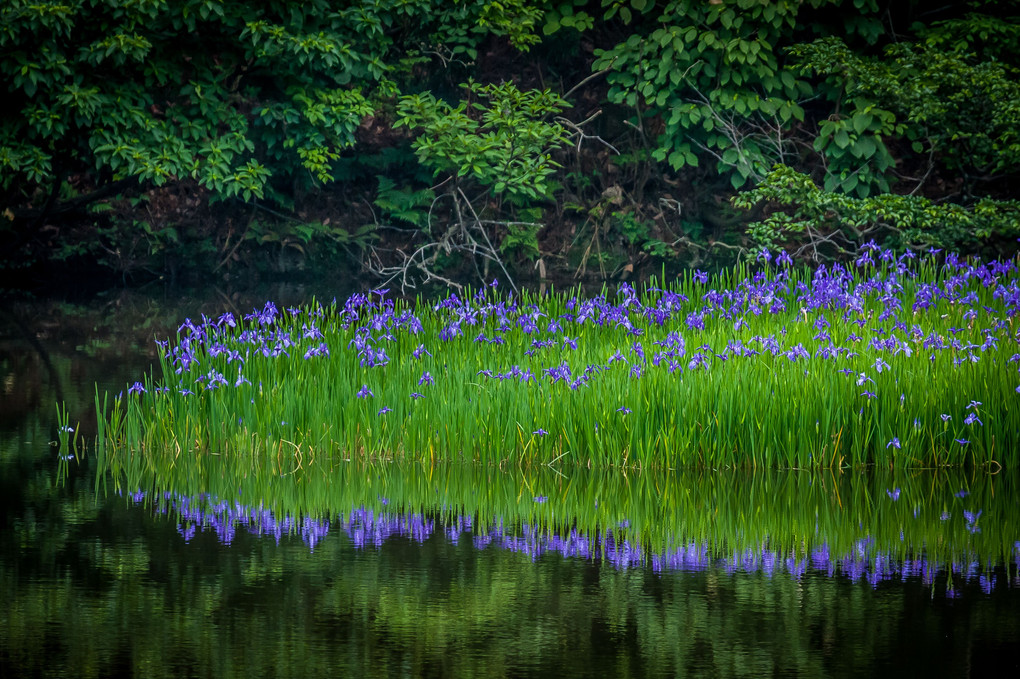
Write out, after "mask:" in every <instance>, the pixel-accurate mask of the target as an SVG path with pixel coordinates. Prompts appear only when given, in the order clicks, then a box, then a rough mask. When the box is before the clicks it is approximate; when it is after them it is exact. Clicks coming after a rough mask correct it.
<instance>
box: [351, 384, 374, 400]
mask: <svg viewBox="0 0 1020 679" xmlns="http://www.w3.org/2000/svg"><path fill="white" fill-rule="evenodd" d="M355 396H357V397H358V398H368V397H369V396H375V394H373V393H372V390H371V389H369V388H368V385H367V384H363V385H361V389H359V390H358V393H357V394H355Z"/></svg>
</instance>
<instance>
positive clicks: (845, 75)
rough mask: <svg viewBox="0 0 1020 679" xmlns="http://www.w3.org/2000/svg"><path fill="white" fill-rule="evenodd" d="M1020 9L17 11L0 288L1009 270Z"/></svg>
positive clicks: (158, 1)
mask: <svg viewBox="0 0 1020 679" xmlns="http://www.w3.org/2000/svg"><path fill="white" fill-rule="evenodd" d="M1018 67H1020V3H1018V2H1016V1H1015V0H979V1H973V2H941V3H928V2H920V1H895V2H894V1H880V0H804V1H797V0H788V1H784V2H772V1H764V0H673V1H670V2H664V1H662V0H659V1H655V0H594V1H585V0H551V1H543V0H501V1H487V0H364V1H362V2H357V1H350V2H340V1H336V0H311V1H304V0H303V1H300V2H298V1H286V0H243V1H242V0H54V1H47V0H2V2H0V79H2V92H3V107H2V109H0V276H2V277H3V279H4V280H5V281H7V284H12V283H13V284H31V282H32V281H35V280H39V279H40V278H43V277H52V276H54V275H63V276H67V277H68V278H69V280H73V279H74V277H76V276H81V275H82V274H85V273H87V274H91V275H96V274H100V275H105V276H108V277H111V278H114V277H115V278H116V279H117V280H124V281H129V282H143V281H148V280H152V279H154V278H163V279H166V280H193V281H194V280H207V279H209V277H223V276H228V277H229V276H239V275H244V276H249V275H257V276H264V275H279V274H287V275H290V274H294V273H302V272H303V273H304V274H305V275H319V274H321V273H323V272H332V273H336V272H338V271H339V272H346V273H348V274H349V275H351V276H358V277H361V278H364V279H365V280H370V281H373V282H375V281H377V282H378V284H379V285H383V284H389V285H395V286H398V287H399V286H401V285H403V286H405V287H406V286H412V285H417V284H420V283H422V282H423V281H427V280H431V281H439V282H448V283H453V284H457V285H460V284H464V283H477V282H479V281H482V280H485V281H490V280H492V279H493V278H497V279H499V280H501V281H504V282H506V283H511V284H514V283H516V284H521V283H522V282H525V281H529V280H533V279H535V278H539V277H540V278H550V279H553V280H578V281H591V280H605V279H622V278H628V277H629V278H635V279H636V278H642V277H645V276H647V275H648V274H650V273H658V272H659V271H661V270H663V269H665V270H666V271H669V272H672V271H676V270H679V269H681V268H691V267H700V268H713V267H718V266H722V265H727V264H731V263H734V262H737V261H741V260H750V259H755V258H759V257H763V256H764V255H763V253H764V252H766V251H767V252H768V253H770V254H769V256H783V257H784V258H785V257H786V256H789V257H790V258H792V259H793V260H795V261H799V262H804V263H824V262H829V261H833V260H837V259H841V258H846V257H847V256H849V254H850V253H852V252H853V251H854V250H855V249H856V248H857V247H858V246H859V245H861V244H863V243H866V242H868V241H871V240H874V241H876V242H878V243H879V244H882V245H885V246H892V247H895V248H897V249H901V250H902V249H916V250H927V249H931V248H943V249H946V250H953V251H958V252H962V253H974V254H981V255H986V256H988V255H992V256H1000V255H1011V254H1013V253H1015V252H1016V250H1017V238H1018V236H1020V202H1018V201H1017V199H1018V190H1020V182H1018V170H1020V86H1018Z"/></svg>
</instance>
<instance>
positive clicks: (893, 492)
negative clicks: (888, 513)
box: [885, 488, 900, 502]
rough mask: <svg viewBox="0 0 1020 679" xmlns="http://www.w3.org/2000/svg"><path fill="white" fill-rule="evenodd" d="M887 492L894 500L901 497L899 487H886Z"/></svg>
mask: <svg viewBox="0 0 1020 679" xmlns="http://www.w3.org/2000/svg"><path fill="white" fill-rule="evenodd" d="M885 494H886V495H888V496H889V498H890V499H891V500H892V501H893V502H896V501H897V500H899V499H900V489H899V488H893V489H892V490H889V489H886V491H885Z"/></svg>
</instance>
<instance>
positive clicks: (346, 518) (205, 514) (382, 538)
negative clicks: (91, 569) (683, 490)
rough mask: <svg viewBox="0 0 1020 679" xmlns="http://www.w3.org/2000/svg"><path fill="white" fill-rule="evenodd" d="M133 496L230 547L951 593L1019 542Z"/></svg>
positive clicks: (983, 580) (974, 581) (1017, 582)
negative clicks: (408, 551) (658, 528)
mask: <svg viewBox="0 0 1020 679" xmlns="http://www.w3.org/2000/svg"><path fill="white" fill-rule="evenodd" d="M129 497H130V500H131V501H132V503H134V504H136V505H142V506H145V507H149V508H151V509H152V510H153V511H154V512H155V513H156V514H160V515H165V516H167V517H169V518H170V519H171V520H173V521H175V522H176V523H177V526H176V529H177V533H178V534H179V535H180V536H181V537H182V538H183V539H184V541H185V542H190V541H191V540H192V539H193V538H194V537H195V536H196V534H198V533H199V532H200V531H207V532H210V533H212V534H213V535H215V536H216V538H217V540H218V541H219V542H220V543H221V544H223V545H230V544H231V543H232V542H233V541H234V539H235V537H236V534H237V532H238V531H239V530H240V531H245V532H247V533H248V534H249V535H252V536H255V537H258V538H267V539H272V540H274V541H275V543H276V544H277V545H278V544H279V543H280V540H281V539H282V538H284V537H291V536H293V537H297V538H298V539H300V540H301V542H303V543H304V544H305V545H306V546H307V547H308V549H309V550H310V551H312V552H314V551H315V549H316V547H317V546H318V545H319V543H320V542H321V541H323V540H325V539H326V538H327V536H329V535H330V533H331V532H333V533H334V534H338V533H339V534H343V535H344V536H345V537H346V540H347V542H348V543H349V544H350V545H351V546H353V547H354V548H355V549H365V548H375V549H378V548H380V547H382V546H383V545H384V544H385V543H386V542H387V541H389V540H390V539H392V538H405V539H408V540H411V541H413V542H414V543H416V544H419V545H422V544H424V543H425V542H426V541H427V540H428V539H429V538H430V537H432V536H433V535H434V534H435V535H438V536H442V537H444V538H445V539H446V541H448V542H449V544H450V545H454V546H456V545H459V544H461V542H462V541H463V542H464V543H465V544H470V545H471V546H472V547H473V548H474V549H477V550H483V549H487V548H492V549H499V550H503V551H506V552H511V553H515V554H522V555H524V556H526V557H528V558H529V559H530V560H531V561H533V562H536V561H538V560H539V559H540V558H542V557H544V556H546V555H549V556H557V557H560V558H566V559H582V560H589V561H596V560H597V561H601V562H603V563H606V564H608V565H611V566H613V567H615V568H618V569H628V568H648V569H650V570H651V571H652V572H655V573H663V572H669V571H680V572H704V571H709V570H713V571H718V572H720V573H726V574H728V575H733V574H735V573H743V574H751V573H759V574H762V575H764V576H765V577H766V578H768V579H771V578H773V577H777V576H787V577H790V578H793V579H794V580H799V579H801V578H802V577H804V575H805V574H807V573H808V572H809V570H810V571H812V572H814V573H816V574H822V575H825V576H826V577H829V578H834V577H843V578H846V579H848V580H849V581H850V582H853V583H857V582H866V583H868V584H870V585H871V586H872V587H878V586H879V585H880V584H881V583H884V582H889V581H906V580H907V579H910V578H914V579H919V580H920V582H921V583H923V584H924V585H925V586H932V585H934V584H935V581H936V578H937V577H939V576H940V575H942V576H944V578H945V583H946V588H945V589H944V590H943V592H944V595H945V596H947V597H950V598H953V597H956V596H958V594H959V592H961V591H963V585H965V584H971V585H977V586H978V588H979V589H980V591H981V592H983V593H984V594H991V593H992V591H993V590H994V589H995V588H996V586H997V585H999V584H1000V583H1001V584H1002V586H1004V587H1018V586H1020V540H1017V541H1015V542H1014V543H1013V549H1012V561H1011V563H1008V564H1002V563H997V562H995V561H991V562H989V561H984V562H982V559H981V557H980V556H979V555H977V554H975V553H971V552H969V551H967V550H966V549H964V551H962V552H961V553H958V554H957V555H956V556H955V558H952V559H949V560H939V559H937V558H933V557H931V556H929V555H928V554H927V553H926V552H925V550H924V549H923V546H922V548H921V549H916V548H914V547H912V546H906V547H905V548H901V549H898V550H895V551H894V550H890V549H882V548H881V547H879V546H878V543H877V541H876V540H875V538H874V537H873V536H870V535H863V536H861V537H858V538H857V539H855V540H853V542H852V544H851V546H850V548H849V549H843V550H838V549H833V548H832V546H831V545H830V544H829V543H828V542H827V541H826V539H825V536H816V537H815V539H814V541H813V542H814V546H808V543H807V542H804V543H802V544H800V545H797V546H793V547H775V546H772V545H770V544H769V541H768V540H766V541H765V542H764V543H763V544H761V545H759V546H757V547H754V548H752V547H745V548H743V549H727V548H725V547H713V546H712V544H711V543H710V542H709V541H708V540H706V539H700V540H698V539H694V540H690V541H688V542H686V543H684V544H680V545H678V546H675V547H672V548H669V549H663V550H655V549H654V548H653V547H650V546H647V545H642V544H641V542H640V540H639V539H636V538H634V537H628V536H627V530H626V529H627V528H628V525H627V523H626V522H624V523H622V524H621V525H620V526H617V527H616V528H607V529H592V530H586V529H584V528H580V529H579V528H577V527H576V525H575V527H572V528H570V529H569V530H568V531H564V532H560V531H557V530H554V529H551V528H549V527H543V526H542V525H540V524H529V523H520V522H517V521H513V520H511V521H504V520H503V519H502V518H496V519H490V520H489V521H488V522H485V523H480V522H478V521H477V520H476V518H475V517H473V516H470V515H463V514H451V513H449V512H445V513H444V512H432V513H429V512H422V511H406V512H396V511H387V510H383V511H376V510H373V509H370V508H365V507H359V508H355V509H352V510H350V511H348V512H341V513H339V514H337V515H335V516H333V517H331V518H314V517H312V516H303V517H294V516H290V515H284V516H279V517H278V516H277V515H276V514H274V512H273V511H271V510H269V509H266V508H264V507H261V506H260V507H252V506H245V505H242V504H240V503H238V502H233V503H230V502H225V501H220V500H218V499H216V498H214V497H211V496H209V495H206V494H200V495H197V496H195V497H187V496H180V495H175V494H173V493H170V492H165V493H164V494H163V495H162V497H157V498H156V499H153V498H151V497H149V496H147V494H146V493H145V492H142V491H137V492H135V493H133V494H131V495H130V496H129ZM538 499H539V498H536V500H538ZM379 500H380V503H381V504H383V505H384V506H385V505H388V504H389V500H388V499H386V498H382V497H380V498H379ZM965 513H966V514H967V515H968V517H967V522H968V523H967V527H966V528H967V530H968V532H970V533H972V534H973V533H975V532H978V531H979V529H978V528H977V527H976V526H975V525H973V521H976V519H974V515H973V514H971V513H970V512H965ZM978 513H979V514H980V512H978ZM901 539H902V537H901ZM730 542H732V540H731V541H730ZM997 566H1002V567H1004V569H1003V568H1000V569H999V570H1000V571H1002V572H1003V577H1001V578H1000V572H997V569H996V567H997Z"/></svg>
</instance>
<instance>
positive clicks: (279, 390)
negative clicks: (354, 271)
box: [97, 246, 1020, 469]
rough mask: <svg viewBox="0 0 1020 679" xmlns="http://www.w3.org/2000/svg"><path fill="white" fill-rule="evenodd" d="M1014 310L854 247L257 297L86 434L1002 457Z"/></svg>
mask: <svg viewBox="0 0 1020 679" xmlns="http://www.w3.org/2000/svg"><path fill="white" fill-rule="evenodd" d="M1018 304H1020V287H1018V282H1017V266H1016V263H1015V262H1014V261H1006V262H1001V261H1000V262H988V263H982V262H978V261H973V260H963V259H960V258H958V257H956V256H954V255H948V256H946V257H944V258H937V256H935V255H926V256H925V257H924V258H923V259H921V260H920V261H916V260H915V258H914V255H913V253H909V252H908V253H905V254H903V255H900V256H896V255H894V253H892V252H890V251H883V250H880V249H878V248H877V247H875V246H868V247H866V248H864V249H863V250H862V252H861V253H860V256H859V257H858V258H857V260H856V261H855V262H854V263H853V264H852V265H838V264H837V265H832V266H828V267H826V266H822V267H819V268H817V269H814V270H806V269H803V270H798V269H795V268H793V267H792V266H790V265H789V261H788V259H787V260H786V261H784V258H783V257H782V256H781V257H780V258H779V260H777V261H776V262H775V263H773V262H770V261H763V262H762V264H761V266H760V267H758V268H755V269H752V268H749V267H742V268H739V269H736V270H733V271H730V272H726V273H725V274H723V275H720V276H715V277H711V278H710V277H709V276H707V275H706V274H704V273H701V272H692V273H689V274H687V275H685V276H684V277H682V278H680V279H678V280H676V281H673V282H671V283H668V284H665V283H661V282H659V283H655V282H653V283H652V284H651V285H649V286H648V287H646V288H645V289H643V290H641V291H638V290H635V289H634V288H633V287H631V286H629V285H627V284H622V285H621V286H620V287H619V289H618V290H617V291H616V292H615V294H610V293H608V292H607V291H605V290H604V291H603V292H602V294H598V295H594V296H584V295H582V294H580V293H574V294H563V293H558V294H550V295H541V296H540V295H535V294H530V293H525V294H523V295H521V296H514V295H505V294H501V293H500V292H499V291H498V290H497V289H496V287H495V285H493V286H492V287H491V288H489V289H483V290H478V291H477V292H474V293H470V294H468V295H466V296H464V297H460V296H457V295H450V296H448V297H446V298H445V299H441V300H435V301H429V300H424V299H418V300H415V301H413V302H404V301H401V300H396V299H392V298H390V297H388V296H387V294H386V291H374V292H372V293H369V294H356V295H353V296H352V297H350V298H349V299H348V300H346V302H343V303H337V302H336V301H334V302H332V303H330V304H320V303H317V302H312V303H311V304H309V305H308V306H305V307H303V308H292V309H278V308H277V307H276V306H275V305H273V304H272V303H267V304H266V305H265V307H264V308H262V309H258V310H255V311H253V312H252V313H251V314H248V315H246V316H244V317H243V318H237V317H235V316H234V315H233V314H231V313H225V314H223V315H222V316H220V317H219V318H206V317H203V318H201V319H200V320H199V321H192V320H187V321H185V322H184V323H183V324H182V325H181V326H180V329H179V330H178V333H177V337H176V339H175V340H174V341H165V342H161V343H160V346H161V348H162V350H163V351H162V361H161V372H160V374H159V375H157V376H155V377H151V376H150V377H147V378H145V379H144V380H143V381H139V382H136V383H135V384H133V385H132V386H131V387H130V388H129V389H128V393H127V394H126V395H125V396H124V397H123V398H118V399H113V400H112V402H111V403H109V404H107V405H105V406H104V405H100V410H101V411H102V412H103V413H104V419H107V420H111V421H110V426H109V427H107V428H106V429H105V430H104V435H105V436H106V438H107V440H106V441H104V442H101V444H100V445H111V446H112V447H113V448H114V449H115V450H116V451H119V454H131V455H135V454H138V455H144V456H147V457H150V458H153V459H156V458H162V459H164V460H168V461H169V463H171V464H172V463H173V462H172V461H173V460H174V459H176V458H178V457H179V456H182V455H188V456H202V455H210V454H212V455H218V456H229V457H234V458H237V460H238V461H239V462H242V463H244V464H251V465H265V464H275V465H277V466H278V467H279V468H280V469H290V468H292V467H294V466H295V465H297V466H298V467H301V466H303V465H307V464H317V463H321V462H322V461H324V460H330V461H336V460H349V459H411V460H422V461H437V460H471V461H477V462H482V463H488V464H492V465H509V464H513V465H529V464H557V465H582V466H599V467H607V466H628V467H629V466H633V467H653V468H676V467H702V468H721V467H747V468H756V467H772V468H775V467H779V468H790V467H814V468H818V467H826V468H831V467H847V466H850V467H860V466H864V465H880V466H887V467H907V466H911V467H927V466H945V465H967V466H988V467H991V468H998V467H1000V466H1006V467H1015V466H1016V465H1017V462H1018V454H1020V453H1018V450H1020V440H1018V433H1020V393H1018V391H1020V386H1018V385H1020V375H1018V366H1020V353H1018V352H1020V349H1018V347H1017V344H1018V333H1017V329H1016V328H1015V327H1014V325H1015V321H1016V317H1017V311H1018ZM97 403H98V399H97ZM114 412H115V413H117V414H116V415H115V416H112V417H111V415H112V413H114Z"/></svg>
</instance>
